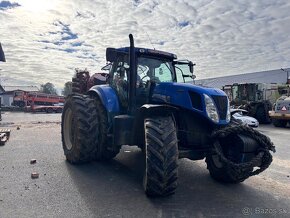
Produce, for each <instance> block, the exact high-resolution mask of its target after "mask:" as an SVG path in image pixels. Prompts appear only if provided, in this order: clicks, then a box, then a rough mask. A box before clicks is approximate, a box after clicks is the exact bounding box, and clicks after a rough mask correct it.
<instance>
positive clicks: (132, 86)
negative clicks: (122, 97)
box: [129, 34, 137, 114]
mask: <svg viewBox="0 0 290 218" xmlns="http://www.w3.org/2000/svg"><path fill="white" fill-rule="evenodd" d="M129 40H130V50H129V61H130V63H129V64H130V73H129V81H130V83H129V114H133V112H134V109H135V103H136V78H137V66H136V52H135V46H134V37H133V35H132V34H129Z"/></svg>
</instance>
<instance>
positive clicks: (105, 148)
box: [92, 97, 120, 160]
mask: <svg viewBox="0 0 290 218" xmlns="http://www.w3.org/2000/svg"><path fill="white" fill-rule="evenodd" d="M92 98H94V97H92ZM94 103H95V107H96V111H97V115H98V120H99V138H98V142H99V143H98V147H97V150H98V152H97V153H96V157H95V159H96V160H110V159H112V158H114V157H115V156H116V155H117V154H118V153H119V151H120V148H114V150H109V147H110V146H109V142H108V137H107V135H108V129H109V123H108V116H107V111H106V109H105V107H104V106H103V104H102V102H101V101H100V99H99V98H94Z"/></svg>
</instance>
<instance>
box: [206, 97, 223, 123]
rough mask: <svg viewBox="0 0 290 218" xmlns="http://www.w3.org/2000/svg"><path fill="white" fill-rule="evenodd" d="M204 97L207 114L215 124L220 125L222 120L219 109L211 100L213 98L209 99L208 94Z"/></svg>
mask: <svg viewBox="0 0 290 218" xmlns="http://www.w3.org/2000/svg"><path fill="white" fill-rule="evenodd" d="M203 96H204V101H205V108H206V113H207V116H208V117H209V118H210V119H211V120H212V121H213V122H215V123H218V122H219V120H220V118H219V115H218V112H217V108H216V106H215V104H214V102H213V100H212V99H211V97H209V96H208V95H206V94H203Z"/></svg>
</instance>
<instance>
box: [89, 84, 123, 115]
mask: <svg viewBox="0 0 290 218" xmlns="http://www.w3.org/2000/svg"><path fill="white" fill-rule="evenodd" d="M87 94H91V95H94V96H96V95H97V96H98V97H99V98H100V100H101V102H102V104H103V106H104V107H105V108H106V110H107V112H108V115H110V117H113V116H115V115H117V114H119V113H120V105H119V99H118V96H117V94H116V92H115V90H114V89H113V88H112V87H110V86H109V85H107V84H106V85H95V86H93V87H91V88H90V90H89V91H88V92H87Z"/></svg>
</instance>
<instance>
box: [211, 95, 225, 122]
mask: <svg viewBox="0 0 290 218" xmlns="http://www.w3.org/2000/svg"><path fill="white" fill-rule="evenodd" d="M211 97H212V99H213V100H214V103H215V105H216V107H217V109H218V112H219V116H220V119H221V120H225V119H226V117H227V110H228V108H227V107H228V98H227V96H218V95H212V96H211Z"/></svg>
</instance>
